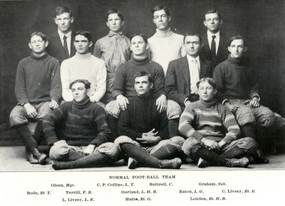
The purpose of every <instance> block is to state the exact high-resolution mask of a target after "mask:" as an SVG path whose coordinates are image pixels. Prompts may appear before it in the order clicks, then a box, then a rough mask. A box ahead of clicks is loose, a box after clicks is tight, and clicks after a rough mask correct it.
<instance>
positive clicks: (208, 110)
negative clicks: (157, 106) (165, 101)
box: [179, 78, 257, 168]
mask: <svg viewBox="0 0 285 206" xmlns="http://www.w3.org/2000/svg"><path fill="white" fill-rule="evenodd" d="M197 88H198V94H199V96H200V100H199V101H197V102H193V103H191V104H189V105H187V106H186V108H185V110H184V112H183V113H182V115H181V118H180V122H179V131H180V133H181V134H182V135H184V136H186V137H187V139H186V140H185V142H184V144H183V146H182V150H183V151H184V153H185V154H186V155H187V156H189V157H191V159H192V160H193V161H194V162H198V167H201V168H203V167H206V166H209V165H215V166H218V165H219V166H227V167H247V166H248V165H249V163H250V162H253V161H254V158H257V144H256V142H255V140H254V139H252V138H251V137H244V138H238V137H239V135H240V129H239V126H238V124H237V122H236V120H235V117H234V115H233V114H232V113H231V111H230V110H229V109H228V108H227V107H226V106H224V105H222V104H220V103H217V102H216V101H215V99H214V95H215V94H216V92H217V90H216V84H215V82H214V80H213V79H212V78H203V79H201V80H200V81H198V82H197ZM237 158H240V159H237Z"/></svg>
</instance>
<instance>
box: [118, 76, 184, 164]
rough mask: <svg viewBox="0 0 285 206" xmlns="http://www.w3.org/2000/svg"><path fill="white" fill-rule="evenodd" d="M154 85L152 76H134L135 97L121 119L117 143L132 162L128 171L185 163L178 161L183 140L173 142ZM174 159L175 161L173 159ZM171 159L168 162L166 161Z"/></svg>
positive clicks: (174, 139)
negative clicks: (159, 109)
mask: <svg viewBox="0 0 285 206" xmlns="http://www.w3.org/2000/svg"><path fill="white" fill-rule="evenodd" d="M153 86H154V81H153V79H152V77H151V75H150V73H148V72H145V71H141V72H139V73H137V74H136V75H135V76H134V88H135V91H136V96H135V97H130V98H129V105H128V107H127V109H126V110H124V111H122V112H121V114H120V118H119V124H118V128H119V134H120V135H121V136H120V137H118V138H117V139H116V140H115V144H116V145H118V147H119V148H120V150H121V151H122V152H123V154H125V155H126V156H127V157H130V158H129V161H128V167H129V169H134V168H135V167H137V166H138V164H139V165H140V166H147V167H154V168H173V169H178V168H180V166H181V164H182V162H181V160H180V159H179V158H174V157H175V155H178V152H179V151H181V146H182V144H183V142H184V139H183V138H182V137H179V136H176V137H172V138H171V139H169V134H168V120H167V116H166V112H165V111H163V112H159V111H157V106H156V95H155V94H154V95H153V94H151V89H152V88H153ZM172 158H174V159H172ZM162 159H168V160H162Z"/></svg>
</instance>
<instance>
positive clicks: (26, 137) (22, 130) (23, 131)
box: [15, 125, 38, 150]
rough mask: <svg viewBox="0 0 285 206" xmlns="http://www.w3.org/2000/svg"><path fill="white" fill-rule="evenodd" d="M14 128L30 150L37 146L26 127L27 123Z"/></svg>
mask: <svg viewBox="0 0 285 206" xmlns="http://www.w3.org/2000/svg"><path fill="white" fill-rule="evenodd" d="M15 130H16V131H17V133H18V134H19V136H20V137H21V139H22V140H23V141H24V144H25V146H26V147H28V148H29V149H30V150H31V149H33V148H36V147H37V146H38V145H37V142H36V141H35V140H34V138H33V137H32V134H31V132H30V130H29V129H28V127H27V125H19V126H16V127H15Z"/></svg>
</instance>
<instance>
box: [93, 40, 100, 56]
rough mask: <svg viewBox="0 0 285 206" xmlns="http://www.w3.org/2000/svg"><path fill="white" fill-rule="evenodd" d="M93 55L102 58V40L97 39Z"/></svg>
mask: <svg viewBox="0 0 285 206" xmlns="http://www.w3.org/2000/svg"><path fill="white" fill-rule="evenodd" d="M93 55H94V56H95V57H98V58H99V59H101V46H100V41H99V40H98V41H96V43H95V46H94V51H93Z"/></svg>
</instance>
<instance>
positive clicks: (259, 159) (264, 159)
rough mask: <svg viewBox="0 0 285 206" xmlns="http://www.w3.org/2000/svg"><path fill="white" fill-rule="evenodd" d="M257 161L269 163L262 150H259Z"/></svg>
mask: <svg viewBox="0 0 285 206" xmlns="http://www.w3.org/2000/svg"><path fill="white" fill-rule="evenodd" d="M255 161H256V163H269V159H267V158H266V156H265V155H264V153H263V152H262V150H261V149H257V151H256V158H255Z"/></svg>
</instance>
